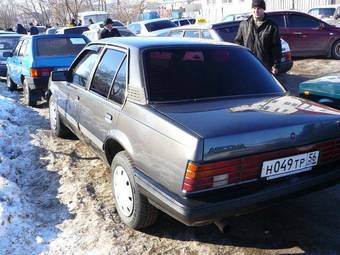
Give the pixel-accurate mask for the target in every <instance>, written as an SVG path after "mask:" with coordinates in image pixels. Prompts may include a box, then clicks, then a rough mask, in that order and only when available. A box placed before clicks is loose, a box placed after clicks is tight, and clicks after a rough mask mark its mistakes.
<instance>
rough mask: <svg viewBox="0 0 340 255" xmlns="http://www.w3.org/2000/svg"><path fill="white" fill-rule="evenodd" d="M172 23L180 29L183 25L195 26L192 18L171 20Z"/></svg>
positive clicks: (194, 20)
mask: <svg viewBox="0 0 340 255" xmlns="http://www.w3.org/2000/svg"><path fill="white" fill-rule="evenodd" d="M171 21H172V22H173V23H175V24H176V26H178V27H181V26H185V25H191V24H195V22H196V19H194V18H180V19H171Z"/></svg>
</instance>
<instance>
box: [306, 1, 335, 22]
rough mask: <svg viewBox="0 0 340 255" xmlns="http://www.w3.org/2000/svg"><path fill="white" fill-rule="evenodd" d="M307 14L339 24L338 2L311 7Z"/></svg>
mask: <svg viewBox="0 0 340 255" xmlns="http://www.w3.org/2000/svg"><path fill="white" fill-rule="evenodd" d="M308 14H310V15H312V16H314V17H317V18H319V19H321V20H323V21H325V22H327V23H328V24H331V25H336V26H340V4H332V5H325V6H317V7H313V8H311V9H310V10H309V11H308Z"/></svg>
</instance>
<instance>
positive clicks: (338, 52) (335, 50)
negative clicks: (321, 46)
mask: <svg viewBox="0 0 340 255" xmlns="http://www.w3.org/2000/svg"><path fill="white" fill-rule="evenodd" d="M332 57H333V58H334V59H340V40H337V41H336V42H335V43H334V44H333V47H332Z"/></svg>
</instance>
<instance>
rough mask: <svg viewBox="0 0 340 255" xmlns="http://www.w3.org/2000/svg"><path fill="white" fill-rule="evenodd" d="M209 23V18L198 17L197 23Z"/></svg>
mask: <svg viewBox="0 0 340 255" xmlns="http://www.w3.org/2000/svg"><path fill="white" fill-rule="evenodd" d="M204 23H207V20H206V19H204V18H198V19H196V24H204Z"/></svg>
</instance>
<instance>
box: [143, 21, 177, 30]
mask: <svg viewBox="0 0 340 255" xmlns="http://www.w3.org/2000/svg"><path fill="white" fill-rule="evenodd" d="M145 27H146V29H147V30H148V31H149V32H152V31H156V30H161V29H165V28H170V27H176V25H175V23H173V22H172V21H170V20H160V21H154V22H151V23H147V24H145Z"/></svg>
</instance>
